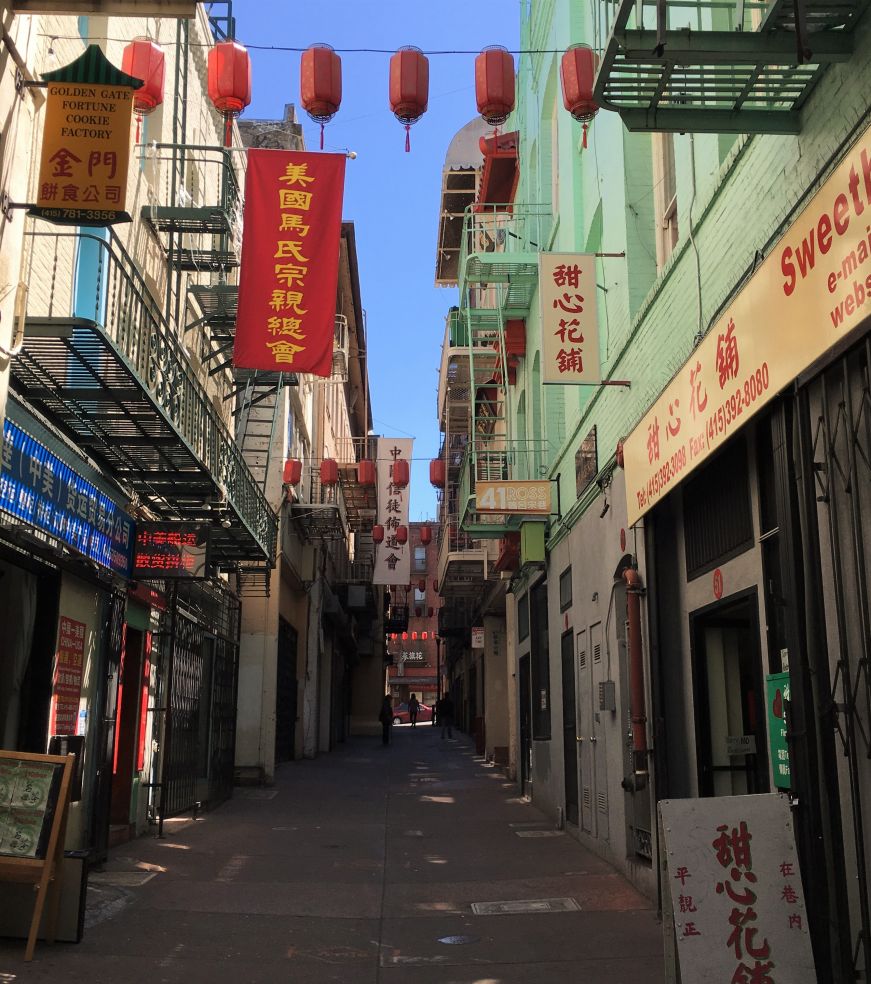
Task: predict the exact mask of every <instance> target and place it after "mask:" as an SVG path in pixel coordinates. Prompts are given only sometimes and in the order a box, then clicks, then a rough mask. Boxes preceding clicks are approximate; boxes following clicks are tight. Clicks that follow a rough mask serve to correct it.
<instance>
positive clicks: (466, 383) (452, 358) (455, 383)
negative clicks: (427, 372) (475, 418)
mask: <svg viewBox="0 0 871 984" xmlns="http://www.w3.org/2000/svg"><path fill="white" fill-rule="evenodd" d="M494 344H498V334H496V333H495V332H494V333H493V334H492V335H491V336H487V337H482V336H481V333H480V332H476V333H475V336H474V337H471V336H470V333H469V327H468V319H467V318H466V317H465V312H461V311H460V310H459V309H457V308H452V309H451V311H450V312H449V313H448V317H447V319H446V324H445V337H444V341H443V343H442V361H441V367H440V370H439V388H438V417H439V422H440V424H441V429H442V431H444V433H445V435H446V440H448V441H450V440H451V438H453V437H454V436H456V435H459V434H468V433H469V428H470V426H471V416H470V415H471V406H472V390H473V388H474V389H477V388H478V387H479V386H482V385H484V384H485V383H487V382H489V381H490V380H491V379H492V377H493V372H494V368H495V366H496V362H497V359H498V354H497V350H496V349H495V348H494Z"/></svg>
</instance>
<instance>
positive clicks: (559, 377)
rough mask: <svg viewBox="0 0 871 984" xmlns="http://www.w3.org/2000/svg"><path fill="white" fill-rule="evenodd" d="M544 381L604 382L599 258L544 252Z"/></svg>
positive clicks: (541, 282)
mask: <svg viewBox="0 0 871 984" xmlns="http://www.w3.org/2000/svg"><path fill="white" fill-rule="evenodd" d="M538 273H539V279H538V284H539V287H538V291H539V298H540V302H541V381H542V382H543V383H563V384H564V383H599V382H601V381H602V375H601V370H600V368H599V330H598V327H597V322H596V257H595V256H593V255H592V254H588V253H539V254H538Z"/></svg>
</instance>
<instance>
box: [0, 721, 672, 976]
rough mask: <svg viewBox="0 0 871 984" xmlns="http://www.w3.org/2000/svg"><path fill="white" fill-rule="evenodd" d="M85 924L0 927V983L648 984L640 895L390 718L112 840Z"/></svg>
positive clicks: (469, 750)
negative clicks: (29, 958)
mask: <svg viewBox="0 0 871 984" xmlns="http://www.w3.org/2000/svg"><path fill="white" fill-rule="evenodd" d="M544 900H548V902H549V903H550V904H549V905H548V906H545V904H544ZM499 903H501V904H502V905H501V910H502V911H500V906H499V905H498V904H499ZM480 909H485V910H486V909H489V911H484V912H481V913H480V914H478V912H477V910H480ZM524 910H525V911H524ZM87 919H88V929H87V931H86V933H85V936H84V939H83V941H82V942H81V943H80V944H78V945H72V944H65V943H56V944H55V945H54V946H53V947H50V946H48V945H47V944H45V943H40V944H39V946H38V947H37V951H36V958H35V960H34V961H33V963H31V964H29V965H25V964H24V962H23V957H24V946H23V943H22V942H21V941H13V940H4V941H2V943H0V980H2V981H3V982H4V984H6V982H18V981H27V982H30V981H34V982H37V981H44V982H48V981H51V982H57V981H64V982H67V984H74V982H79V981H88V982H91V984H116V982H124V984H139V982H146V981H147V982H149V984H153V982H166V984H172V982H176V981H179V982H181V981H184V982H186V984H199V982H206V981H209V982H216V981H233V982H239V984H243V982H244V984H255V982H258V984H259V982H263V984H273V982H279V981H281V982H285V981H292V982H294V984H303V982H305V984H321V982H327V981H336V982H341V984H370V982H376V981H377V982H387V984H389V982H393V981H396V982H398V981H403V982H406V981H411V980H413V981H414V982H415V984H515V982H520V981H523V982H524V984H560V982H563V981H565V982H568V981H572V982H578V981H583V982H584V984H598V982H605V981H607V982H608V984H642V982H643V984H657V982H659V981H661V980H662V956H661V952H662V945H661V929H660V925H659V923H658V922H657V919H656V914H655V912H654V911H652V910H651V908H650V904H649V903H648V902H647V901H646V900H645V899H644V898H643V897H642V896H641V895H640V894H639V893H638V892H636V891H635V890H634V889H633V888H632V887H631V886H630V885H629V884H628V882H626V881H625V880H624V879H623V877H622V876H621V875H619V874H617V873H616V872H615V871H614V870H613V869H612V868H611V867H610V866H609V865H608V864H606V863H605V862H603V861H602V860H600V859H599V858H597V857H596V856H594V855H593V854H591V853H589V852H588V851H586V850H584V849H583V848H582V847H581V846H580V845H579V844H578V843H577V842H576V841H575V840H574V839H573V838H572V837H570V836H568V835H566V834H564V833H562V832H559V831H554V829H553V824H552V823H551V822H550V821H549V820H547V819H546V818H545V816H544V815H543V814H542V813H540V812H539V811H538V810H537V809H536V808H535V807H534V806H532V805H531V804H530V803H528V802H526V801H525V800H523V799H520V798H518V796H517V792H516V786H515V784H513V783H510V782H508V781H507V780H506V779H505V778H504V776H503V774H502V773H501V772H500V771H499V770H498V769H494V768H492V767H490V766H488V765H487V764H486V763H485V762H484V761H483V760H482V759H481V758H480V757H478V756H477V755H475V753H474V746H473V745H472V743H471V742H470V741H469V740H468V739H467V738H466V737H465V736H459V737H455V738H454V740H442V739H441V738H440V731H439V729H438V728H434V727H432V726H430V725H423V726H418V727H417V728H415V729H412V728H411V727H409V726H402V727H395V728H394V729H393V741H392V743H391V745H390V747H388V748H386V749H385V748H383V747H382V745H381V744H380V741H379V740H377V739H374V738H354V739H352V740H351V741H349V742H347V743H345V745H343V746H342V747H341V748H338V749H337V750H336V752H335V753H334V754H332V755H329V756H324V757H321V758H319V759H317V760H314V761H304V762H297V763H295V764H293V765H289V766H285V767H282V768H280V769H279V770H278V773H277V776H276V785H275V787H274V788H273V789H266V788H262V787H257V788H255V787H251V788H240V789H237V790H236V792H235V795H234V797H233V799H232V800H230V801H228V802H227V803H225V804H224V805H223V806H222V807H221V808H219V809H218V810H216V811H214V812H212V813H209V814H207V815H206V816H203V817H201V818H199V819H197V820H196V821H192V820H191V819H190V818H188V819H187V820H184V819H181V820H179V821H176V822H171V823H169V824H168V825H167V829H166V832H165V837H164V838H163V839H162V840H159V839H157V838H155V837H151V836H146V837H143V838H139V839H138V840H136V841H133V842H130V843H128V844H125V845H123V846H121V847H119V848H116V849H115V850H114V851H113V852H112V853H111V854H110V858H109V861H108V862H107V863H106V864H105V865H104V866H103V869H102V870H98V871H93V872H91V878H90V886H89V902H88V910H87ZM630 941H631V943H630Z"/></svg>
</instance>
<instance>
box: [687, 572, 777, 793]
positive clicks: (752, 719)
mask: <svg viewBox="0 0 871 984" xmlns="http://www.w3.org/2000/svg"><path fill="white" fill-rule="evenodd" d="M690 638H691V640H692V653H693V691H694V699H695V709H696V713H695V718H696V748H697V768H698V782H699V795H700V796H738V795H742V794H747V793H767V792H768V788H769V784H768V755H767V747H768V746H767V739H766V731H765V699H764V694H763V689H762V663H761V652H760V643H759V608H758V601H757V596H756V589H755V588H752V589H751V590H750V591H747V592H743V593H741V594H739V595H735V596H733V597H731V598H728V599H725V600H723V601H722V602H718V603H716V604H714V605H709V606H707V607H706V608H703V609H700V610H699V611H696V612H693V613H692V614H691V615H690Z"/></svg>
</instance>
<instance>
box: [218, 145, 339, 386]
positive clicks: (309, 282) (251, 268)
mask: <svg viewBox="0 0 871 984" xmlns="http://www.w3.org/2000/svg"><path fill="white" fill-rule="evenodd" d="M344 178H345V157H344V155H342V154H307V153H302V152H291V151H280V150H250V151H249V152H248V174H247V177H246V182H245V232H244V235H243V238H242V271H241V276H240V280H239V312H238V318H237V322H236V342H235V346H234V349H233V361H234V363H235V365H236V367H237V368H240V369H261V370H267V371H269V370H271V371H273V372H311V373H314V374H315V375H317V376H329V375H330V371H331V369H332V357H333V334H334V324H335V315H336V287H337V283H338V276H339V236H340V234H341V226H342V192H343V188H344Z"/></svg>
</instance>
